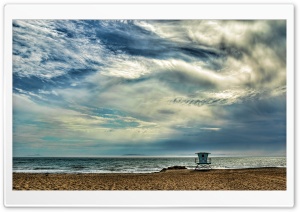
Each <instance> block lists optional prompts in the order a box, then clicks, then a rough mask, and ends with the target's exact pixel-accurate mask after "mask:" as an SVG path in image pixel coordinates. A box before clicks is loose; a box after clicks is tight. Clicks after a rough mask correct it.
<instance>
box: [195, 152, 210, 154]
mask: <svg viewBox="0 0 300 212" xmlns="http://www.w3.org/2000/svg"><path fill="white" fill-rule="evenodd" d="M195 154H210V153H209V152H196V153H195Z"/></svg>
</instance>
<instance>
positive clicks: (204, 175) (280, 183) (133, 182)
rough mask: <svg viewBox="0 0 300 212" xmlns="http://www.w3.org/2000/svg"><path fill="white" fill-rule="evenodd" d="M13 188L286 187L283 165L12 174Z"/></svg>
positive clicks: (215, 188)
mask: <svg viewBox="0 0 300 212" xmlns="http://www.w3.org/2000/svg"><path fill="white" fill-rule="evenodd" d="M13 190H286V168H251V169H213V170H209V171H195V170H190V169H179V170H166V171H163V172H157V173H143V174H139V173H103V174H102V173H95V174H86V173H78V174H50V173H13Z"/></svg>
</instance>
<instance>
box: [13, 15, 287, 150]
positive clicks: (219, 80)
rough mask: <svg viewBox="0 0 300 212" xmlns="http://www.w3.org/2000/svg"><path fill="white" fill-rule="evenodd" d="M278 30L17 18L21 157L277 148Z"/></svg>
mask: <svg viewBox="0 0 300 212" xmlns="http://www.w3.org/2000/svg"><path fill="white" fill-rule="evenodd" d="M285 28H286V23H285V21H276V20H267V21H263V20H256V21H254V20H251V21H222V20H203V21H201V20H181V21H180V20H178V21H172V20H171V21H167V20H163V21H158V20H149V21H147V20H134V21H130V20H124V21H122V20H114V21H100V20H95V21H93V20H15V21H14V22H13V84H14V87H13V91H14V97H13V98H14V144H15V148H16V149H18V153H16V154H21V153H20V152H22V148H25V149H27V150H26V151H29V152H30V148H38V149H40V151H42V150H41V149H43V148H45V149H51V150H49V152H48V153H50V152H53V149H55V147H58V146H59V147H60V148H61V149H65V151H66V152H68V154H72V151H73V153H74V152H77V151H78V149H80V148H82V149H84V151H85V152H84V154H86V155H88V154H89V153H91V152H93V154H96V153H95V152H96V150H95V148H96V149H98V151H99V154H100V153H101V154H111V153H112V152H113V151H114V150H116V149H118V151H127V150H128V151H129V150H130V151H132V149H134V148H137V149H138V148H139V149H140V150H143V151H144V152H147V151H149V153H150V154H156V153H157V154H163V152H164V151H165V152H168V153H170V154H171V153H172V151H174V152H177V151H180V150H182V151H185V152H186V151H192V150H193V149H194V148H197V146H198V145H200V146H201V147H202V146H207V148H208V150H210V151H211V150H215V151H222V150H223V151H224V152H225V151H229V150H230V148H232V147H234V148H236V151H238V149H240V150H241V151H246V150H247V148H248V147H249V148H250V147H251V148H253V150H255V149H257V150H260V151H262V150H261V149H262V148H267V149H271V148H270V147H269V146H268V145H272V144H274V148H273V150H274V151H275V150H276V151H277V152H282V151H283V150H282V149H284V148H285V147H284V144H285V121H286V118H285V111H286V107H285V104H286V44H285V42H286V32H285ZM266 126H267V128H266ZM271 129H273V130H276V132H277V133H275V134H272V130H271ZM198 142H200V143H198ZM62 151H63V150H62ZM265 151H267V150H265ZM42 152H43V153H45V154H46V153H47V150H43V151H42ZM262 152H263V151H262ZM32 154H33V153H32ZM34 154H35V153H34Z"/></svg>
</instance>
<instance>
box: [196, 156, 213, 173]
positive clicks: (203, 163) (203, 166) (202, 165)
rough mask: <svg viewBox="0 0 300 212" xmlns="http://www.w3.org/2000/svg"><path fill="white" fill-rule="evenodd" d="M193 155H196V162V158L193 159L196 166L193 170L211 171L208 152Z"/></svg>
mask: <svg viewBox="0 0 300 212" xmlns="http://www.w3.org/2000/svg"><path fill="white" fill-rule="evenodd" d="M195 154H197V155H198V161H197V158H195V163H196V164H197V166H196V168H195V170H208V169H211V166H210V164H211V158H209V157H208V155H209V154H210V153H209V152H197V153H195Z"/></svg>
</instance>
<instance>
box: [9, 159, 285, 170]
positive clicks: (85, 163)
mask: <svg viewBox="0 0 300 212" xmlns="http://www.w3.org/2000/svg"><path fill="white" fill-rule="evenodd" d="M171 166H185V167H187V168H188V169H194V168H195V167H196V164H195V158H191V157H111V158H109V157H99V158H66V157H63V158H58V157H54V158H53V157H15V158H13V172H22V173H152V172H159V171H161V170H162V169H163V168H167V167H171ZM261 167H286V158H285V157H213V158H212V159H211V168H212V169H244V168H261Z"/></svg>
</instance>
